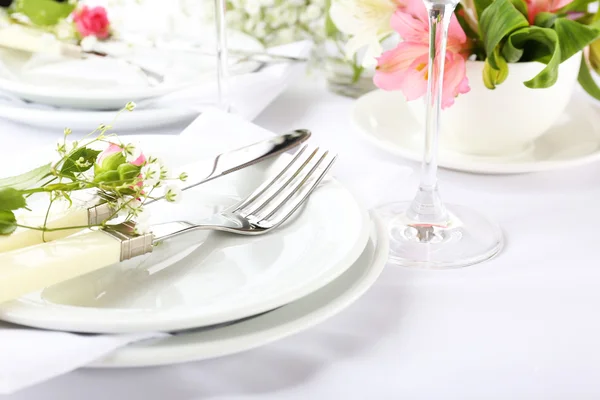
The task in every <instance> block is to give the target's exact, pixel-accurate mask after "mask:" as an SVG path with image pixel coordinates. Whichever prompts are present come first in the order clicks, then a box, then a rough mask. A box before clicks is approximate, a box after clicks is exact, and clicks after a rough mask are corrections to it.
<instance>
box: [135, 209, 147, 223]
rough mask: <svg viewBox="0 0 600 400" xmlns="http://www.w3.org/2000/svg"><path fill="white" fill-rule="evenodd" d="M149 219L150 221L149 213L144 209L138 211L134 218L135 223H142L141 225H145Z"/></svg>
mask: <svg viewBox="0 0 600 400" xmlns="http://www.w3.org/2000/svg"><path fill="white" fill-rule="evenodd" d="M149 219H150V211H148V210H147V209H145V208H144V209H143V210H142V211H140V212H139V213H138V215H136V216H135V221H136V223H142V224H143V223H147V222H148V220H149Z"/></svg>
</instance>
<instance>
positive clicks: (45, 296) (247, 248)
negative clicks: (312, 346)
mask: <svg viewBox="0 0 600 400" xmlns="http://www.w3.org/2000/svg"><path fill="white" fill-rule="evenodd" d="M124 140H127V139H124ZM135 140H137V141H139V142H140V143H141V147H142V148H143V149H144V150H145V151H146V152H147V153H149V154H151V155H156V156H159V157H161V158H163V159H164V160H166V162H167V165H181V164H182V163H184V162H189V161H192V160H195V159H197V158H198V157H199V156H198V152H197V151H196V149H194V148H189V147H190V146H187V148H186V147H184V146H176V145H175V144H174V140H173V138H172V137H171V138H170V137H166V136H139V137H138V136H136V137H135ZM289 158H290V156H289V155H284V156H282V157H281V158H280V159H278V160H277V162H276V163H275V164H276V165H274V164H273V163H270V164H269V163H260V164H258V165H256V166H254V167H249V168H246V169H244V170H242V171H239V172H236V173H234V174H230V175H227V176H225V177H223V178H219V179H216V180H214V181H211V182H208V183H206V184H203V185H201V186H199V187H197V188H196V189H192V190H189V191H187V192H185V194H184V197H183V201H182V203H180V204H177V205H173V204H168V203H167V204H164V203H162V202H158V203H155V206H156V207H152V208H151V211H152V218H153V220H152V221H151V223H156V222H165V221H172V220H188V221H192V222H194V221H198V220H200V219H203V218H206V217H208V216H210V215H212V214H214V213H215V212H217V211H219V210H220V209H222V208H224V207H227V206H230V205H232V204H234V203H235V202H237V201H238V200H239V199H240V198H243V197H244V196H246V195H247V194H249V193H250V192H251V191H252V190H253V189H254V188H256V187H257V186H258V185H259V183H261V182H262V181H264V180H265V179H266V178H267V177H268V176H270V175H272V173H273V171H276V170H277V169H279V168H281V165H282V163H286V159H289ZM186 159H187V161H186ZM369 231H370V226H369V216H368V213H367V212H366V210H365V209H364V208H363V207H361V206H360V205H359V204H358V203H357V202H356V200H355V198H354V197H353V196H352V194H351V193H350V192H349V191H348V190H346V189H345V188H344V187H343V186H342V185H341V184H340V183H339V182H337V181H336V180H335V179H328V180H327V182H325V183H324V184H322V186H321V187H319V188H318V189H317V190H316V191H315V192H314V194H313V195H312V196H311V198H310V199H309V201H308V203H307V204H306V206H305V207H304V208H303V209H301V210H300V211H298V212H297V215H296V216H294V217H293V218H292V219H291V220H290V221H288V222H287V223H286V224H285V225H284V226H282V227H280V228H278V229H277V230H276V231H274V232H272V233H269V234H265V235H260V236H253V237H248V236H241V235H233V234H224V233H217V232H197V233H195V234H188V235H194V236H186V238H187V239H186V240H185V242H186V243H188V242H189V243H192V244H191V245H188V247H186V248H184V249H182V250H181V251H174V250H173V248H177V247H178V246H181V245H180V243H182V241H181V240H178V239H174V240H173V241H172V242H171V243H170V244H166V245H163V246H159V247H157V248H156V249H155V252H153V253H152V254H150V255H146V256H143V257H140V258H137V259H134V260H130V261H127V262H123V263H120V264H116V265H113V266H111V267H108V268H104V269H102V270H99V271H96V272H94V273H91V274H87V275H85V276H82V277H79V278H76V279H73V280H70V281H67V282H64V283H61V284H58V285H55V286H51V287H48V288H46V289H45V290H43V291H40V292H37V293H33V294H30V295H28V296H24V297H22V298H20V299H18V300H16V301H13V302H10V303H7V304H4V305H2V306H0V319H4V320H6V321H9V322H14V323H18V324H21V325H26V326H32V327H38V328H45V329H56V330H65V331H74V332H94V333H96V332H97V333H114V332H135V331H173V330H180V329H188V328H196V327H202V326H208V325H214V324H220V323H224V322H228V321H233V320H238V319H241V318H245V317H248V316H253V315H257V314H260V313H262V312H265V311H269V310H273V309H275V308H277V307H280V306H282V305H285V304H288V303H290V302H292V301H295V300H297V299H300V298H302V297H304V296H306V295H308V294H310V293H312V292H314V291H316V290H318V289H320V288H321V287H323V286H325V285H327V284H328V283H329V282H331V281H332V280H334V279H335V278H337V277H338V276H339V275H340V274H342V273H343V272H344V271H346V270H347V269H348V268H349V267H350V266H351V265H352V264H353V263H354V261H356V259H357V258H358V257H359V256H360V254H361V253H362V251H363V249H364V247H365V245H366V243H367V240H368V237H369Z"/></svg>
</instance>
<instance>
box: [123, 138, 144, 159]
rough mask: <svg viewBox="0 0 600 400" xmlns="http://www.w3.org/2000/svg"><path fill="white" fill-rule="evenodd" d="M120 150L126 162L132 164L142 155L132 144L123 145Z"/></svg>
mask: <svg viewBox="0 0 600 400" xmlns="http://www.w3.org/2000/svg"><path fill="white" fill-rule="evenodd" d="M122 149H123V155H124V156H125V159H126V161H127V162H133V161H135V160H137V159H138V158H140V156H141V155H142V150H141V149H140V148H139V147H138V146H136V145H134V144H133V143H128V144H126V145H124V146H123V147H122Z"/></svg>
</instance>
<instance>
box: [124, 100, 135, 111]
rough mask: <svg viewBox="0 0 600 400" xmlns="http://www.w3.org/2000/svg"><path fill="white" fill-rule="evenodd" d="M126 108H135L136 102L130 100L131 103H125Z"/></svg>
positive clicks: (130, 109) (131, 109)
mask: <svg viewBox="0 0 600 400" xmlns="http://www.w3.org/2000/svg"><path fill="white" fill-rule="evenodd" d="M125 109H126V110H127V111H133V110H135V103H134V102H133V101H130V102H129V103H127V104H125Z"/></svg>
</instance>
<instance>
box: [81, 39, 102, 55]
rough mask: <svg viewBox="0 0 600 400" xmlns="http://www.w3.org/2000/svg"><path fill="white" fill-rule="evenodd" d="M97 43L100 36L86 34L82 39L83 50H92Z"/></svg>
mask: <svg viewBox="0 0 600 400" xmlns="http://www.w3.org/2000/svg"><path fill="white" fill-rule="evenodd" d="M97 44H98V38H97V37H96V36H94V35H90V36H86V37H84V38H83V39H81V43H80V46H81V50H83V51H86V52H92V51H94V49H95V48H96V45H97Z"/></svg>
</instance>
